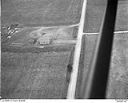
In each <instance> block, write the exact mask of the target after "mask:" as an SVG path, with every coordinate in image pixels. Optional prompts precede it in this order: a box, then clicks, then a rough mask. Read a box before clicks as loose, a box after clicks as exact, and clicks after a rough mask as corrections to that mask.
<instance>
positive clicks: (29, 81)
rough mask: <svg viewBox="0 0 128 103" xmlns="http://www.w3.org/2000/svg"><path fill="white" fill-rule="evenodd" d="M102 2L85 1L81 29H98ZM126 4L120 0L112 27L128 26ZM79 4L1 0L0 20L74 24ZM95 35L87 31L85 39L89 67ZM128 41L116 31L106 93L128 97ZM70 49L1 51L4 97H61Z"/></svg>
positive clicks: (67, 0) (56, 0)
mask: <svg viewBox="0 0 128 103" xmlns="http://www.w3.org/2000/svg"><path fill="white" fill-rule="evenodd" d="M105 4H106V0H88V4H87V12H86V20H85V21H86V24H85V28H86V29H85V31H84V32H99V30H100V25H101V21H102V18H103V14H104V11H105ZM127 5H128V1H127V0H122V1H121V0H120V2H119V6H118V13H117V20H116V28H115V30H128V21H127V18H128V6H127ZM80 8H81V0H54V1H53V0H2V25H6V24H11V23H19V24H21V25H24V26H34V27H36V26H44V25H45V26H46V25H47V26H48V25H49V26H51V25H63V24H66V25H68V24H74V23H78V22H79V19H80V11H81V10H80ZM30 29H32V28H30ZM25 32H29V31H25ZM21 34H22V33H21ZM24 34H25V33H24ZM97 37H98V35H88V36H87V38H86V60H85V61H86V63H85V67H86V68H87V69H88V66H89V63H90V60H91V56H92V52H93V50H94V47H95V44H96V38H97ZM127 44H128V34H123V33H122V34H116V35H115V40H114V47H113V56H112V63H111V70H110V71H111V72H110V76H109V86H108V94H107V98H128V81H127V80H128V57H127V55H126V54H127V53H128V46H127ZM70 52H71V49H70V50H69V51H61V52H53V51H50V50H49V52H45V53H44V52H40V53H27V52H20V53H19V52H17V53H16V52H2V54H1V58H2V59H1V70H2V73H1V75H2V76H1V81H2V89H1V91H2V92H1V95H2V97H3V98H45V99H46V98H63V95H65V93H66V90H65V88H64V83H65V75H66V66H67V63H68V59H69V55H70Z"/></svg>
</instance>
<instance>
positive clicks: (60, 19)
mask: <svg viewBox="0 0 128 103" xmlns="http://www.w3.org/2000/svg"><path fill="white" fill-rule="evenodd" d="M81 4H82V0H2V11H1V13H2V20H1V21H2V24H11V23H18V24H20V25H24V26H44V25H50V26H51V25H62V24H65V25H67V24H72V23H78V22H79V19H80V13H81V10H80V9H81Z"/></svg>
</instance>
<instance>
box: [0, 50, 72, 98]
mask: <svg viewBox="0 0 128 103" xmlns="http://www.w3.org/2000/svg"><path fill="white" fill-rule="evenodd" d="M69 55H70V52H59V53H57V52H47V53H9V52H4V53H2V65H1V67H2V97H3V98H26V99H28V98H45V99H46V98H62V97H63V95H64V93H65V90H64V83H65V76H66V66H67V63H68V56H69Z"/></svg>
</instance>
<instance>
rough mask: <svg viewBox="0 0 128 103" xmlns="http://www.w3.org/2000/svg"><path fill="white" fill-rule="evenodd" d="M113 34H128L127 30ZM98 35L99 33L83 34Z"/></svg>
mask: <svg viewBox="0 0 128 103" xmlns="http://www.w3.org/2000/svg"><path fill="white" fill-rule="evenodd" d="M114 33H115V34H122V33H128V30H125V31H115V32H114ZM97 34H99V32H96V33H87V32H86V33H83V35H97Z"/></svg>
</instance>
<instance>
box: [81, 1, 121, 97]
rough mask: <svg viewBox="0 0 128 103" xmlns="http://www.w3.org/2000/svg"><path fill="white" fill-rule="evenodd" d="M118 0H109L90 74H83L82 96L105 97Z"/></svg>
mask: <svg viewBox="0 0 128 103" xmlns="http://www.w3.org/2000/svg"><path fill="white" fill-rule="evenodd" d="M117 5H118V0H108V2H107V8H106V13H105V16H104V20H103V23H102V26H101V31H100V35H99V38H98V41H97V45H96V48H95V51H94V55H93V58H92V61H91V63H90V68H89V72H88V76H85V77H87V78H86V79H85V78H84V76H83V78H84V79H83V82H82V88H81V91H80V92H81V98H92V99H101V98H105V95H106V87H107V80H108V74H109V67H110V59H111V51H112V44H113V38H114V33H113V32H114V27H115V21H116V11H117Z"/></svg>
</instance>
